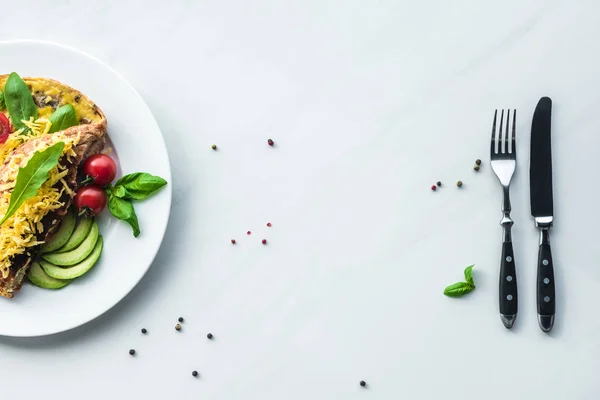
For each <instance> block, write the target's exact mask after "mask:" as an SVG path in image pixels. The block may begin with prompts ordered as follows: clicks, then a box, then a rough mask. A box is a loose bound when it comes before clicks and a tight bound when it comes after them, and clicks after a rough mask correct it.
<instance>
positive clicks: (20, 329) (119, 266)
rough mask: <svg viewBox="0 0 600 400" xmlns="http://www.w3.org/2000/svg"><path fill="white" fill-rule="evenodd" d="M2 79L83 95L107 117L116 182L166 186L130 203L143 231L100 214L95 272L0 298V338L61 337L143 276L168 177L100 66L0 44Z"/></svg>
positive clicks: (137, 117) (150, 126) (149, 123)
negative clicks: (41, 82) (148, 177)
mask: <svg viewBox="0 0 600 400" xmlns="http://www.w3.org/2000/svg"><path fill="white" fill-rule="evenodd" d="M0 65H2V66H3V68H5V70H4V71H2V72H1V73H3V74H4V73H10V72H13V71H14V72H17V73H18V74H19V75H21V76H23V77H25V76H31V77H38V76H39V77H47V78H52V79H55V80H58V81H60V82H63V83H65V84H67V85H69V86H71V87H73V88H75V89H77V90H79V91H81V92H82V93H84V94H85V95H87V96H88V97H89V98H90V99H91V100H92V101H93V102H95V103H96V104H97V105H98V106H99V107H100V109H102V111H104V113H105V114H106V118H107V121H108V135H109V137H110V142H111V143H112V146H113V153H111V156H113V157H115V158H116V159H117V160H118V165H119V171H118V174H119V175H117V176H120V175H121V174H128V173H131V172H148V173H151V174H154V175H159V176H161V177H163V178H164V179H166V180H167V182H169V184H168V185H167V186H166V187H165V188H164V189H162V190H161V191H160V192H159V193H158V194H157V195H155V196H153V197H151V198H150V199H147V200H145V201H141V202H136V203H135V210H136V213H137V216H138V219H139V223H140V229H141V231H142V233H141V235H140V236H139V237H138V238H134V237H133V234H132V231H131V228H130V227H129V225H127V224H126V223H124V222H122V221H119V220H117V219H115V218H113V217H112V215H111V214H110V213H109V212H108V211H104V212H103V213H102V214H101V215H100V216H99V218H98V220H99V223H100V232H101V234H102V235H103V236H104V250H103V252H102V256H101V258H100V261H99V262H98V264H96V265H95V266H94V267H93V268H92V270H90V271H89V272H88V273H87V274H86V275H84V276H82V277H81V278H79V279H76V280H74V281H73V282H71V283H70V284H69V285H67V286H66V287H65V288H64V289H61V290H55V291H53V290H45V289H41V288H38V287H35V286H33V285H32V284H30V283H29V282H24V284H23V287H22V288H21V290H20V291H19V292H17V293H16V294H15V297H14V298H12V299H5V298H0V320H1V321H2V323H1V324H0V335H5V336H41V335H49V334H53V333H58V332H62V331H66V330H69V329H72V328H75V327H78V326H80V325H83V324H85V323H86V322H89V321H91V320H92V319H94V318H96V317H98V316H100V315H101V314H103V313H104V312H106V311H108V310H109V309H110V308H111V307H113V306H114V305H115V304H117V303H118V302H119V301H120V300H121V299H123V298H124V297H125V296H126V295H127V293H129V292H130V291H131V289H133V288H134V287H135V285H136V284H137V283H138V282H139V281H140V279H141V278H142V277H143V276H144V274H145V273H146V271H147V270H148V268H149V267H150V265H151V264H152V261H153V260H154V257H155V256H156V253H157V252H158V248H159V247H160V244H161V242H162V239H163V236H164V234H165V230H166V227H167V222H168V219H169V211H170V208H171V185H170V183H171V170H170V167H169V158H168V154H167V149H166V147H165V143H164V139H163V137H162V135H161V133H160V129H159V127H158V125H157V123H156V121H155V119H154V117H153V116H152V113H151V112H150V110H149V109H148V107H147V106H146V104H145V103H144V101H143V100H142V98H141V97H140V95H139V94H138V93H137V92H136V91H135V90H134V89H133V88H132V87H131V86H130V85H129V84H128V83H127V82H126V81H125V80H124V79H123V78H122V77H121V76H119V75H118V74H117V73H116V72H115V71H113V70H112V69H111V68H110V67H108V66H107V65H106V64H104V63H102V62H100V61H99V60H97V59H95V58H93V57H91V56H89V55H87V54H84V53H82V52H80V51H76V50H73V49H71V48H68V47H64V46H60V45H56V44H52V43H47V42H38V41H17V42H0Z"/></svg>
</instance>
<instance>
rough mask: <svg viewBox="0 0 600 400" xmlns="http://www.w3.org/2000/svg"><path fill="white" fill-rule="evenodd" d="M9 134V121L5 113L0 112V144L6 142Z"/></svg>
mask: <svg viewBox="0 0 600 400" xmlns="http://www.w3.org/2000/svg"><path fill="white" fill-rule="evenodd" d="M9 134H10V122H9V121H8V118H6V115H4V114H2V113H0V144H2V143H4V142H6V140H7V139H8V135H9Z"/></svg>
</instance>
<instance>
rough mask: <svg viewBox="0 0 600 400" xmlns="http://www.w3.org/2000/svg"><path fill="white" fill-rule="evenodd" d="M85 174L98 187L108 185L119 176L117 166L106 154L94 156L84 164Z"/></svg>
mask: <svg viewBox="0 0 600 400" xmlns="http://www.w3.org/2000/svg"><path fill="white" fill-rule="evenodd" d="M83 173H84V174H85V175H86V176H89V177H90V178H91V179H92V180H93V181H94V183H95V184H96V185H99V186H104V185H108V184H109V183H111V182H112V181H113V179H115V176H116V175H117V165H116V164H115V162H114V161H113V159H112V158H110V157H109V156H107V155H106V154H94V155H93V156H90V157H88V158H87V159H86V160H85V161H84V162H83Z"/></svg>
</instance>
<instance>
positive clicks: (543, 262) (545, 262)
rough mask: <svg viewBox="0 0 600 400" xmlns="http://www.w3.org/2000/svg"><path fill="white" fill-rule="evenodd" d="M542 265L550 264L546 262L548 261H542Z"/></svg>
mask: <svg viewBox="0 0 600 400" xmlns="http://www.w3.org/2000/svg"><path fill="white" fill-rule="evenodd" d="M542 264H544V265H548V264H550V263H549V262H548V260H543V261H542Z"/></svg>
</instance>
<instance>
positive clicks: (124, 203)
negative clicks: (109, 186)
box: [108, 196, 140, 237]
mask: <svg viewBox="0 0 600 400" xmlns="http://www.w3.org/2000/svg"><path fill="white" fill-rule="evenodd" d="M108 209H109V210H110V212H111V214H112V215H114V216H115V217H117V218H118V219H120V220H123V221H125V222H127V223H128V224H129V225H130V226H131V228H132V229H133V236H135V237H138V236H139V235H140V225H139V223H138V219H137V215H135V210H134V209H133V204H131V202H130V201H128V200H123V199H120V198H118V197H116V196H109V197H108Z"/></svg>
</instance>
